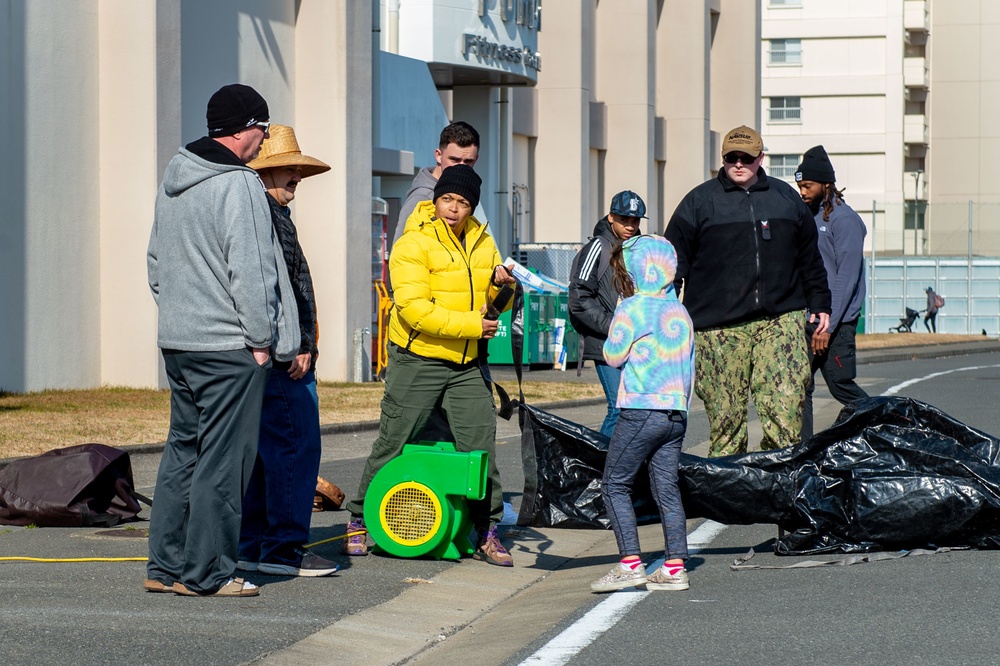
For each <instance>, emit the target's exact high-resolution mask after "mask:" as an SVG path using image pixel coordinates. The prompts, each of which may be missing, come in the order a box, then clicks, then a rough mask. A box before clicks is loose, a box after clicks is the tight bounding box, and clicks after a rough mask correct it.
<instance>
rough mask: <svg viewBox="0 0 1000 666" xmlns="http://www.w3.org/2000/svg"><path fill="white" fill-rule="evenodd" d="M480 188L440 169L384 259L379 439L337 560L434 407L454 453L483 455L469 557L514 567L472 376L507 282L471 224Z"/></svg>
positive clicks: (490, 414) (358, 534)
mask: <svg viewBox="0 0 1000 666" xmlns="http://www.w3.org/2000/svg"><path fill="white" fill-rule="evenodd" d="M481 185H482V180H481V179H480V178H479V175H478V174H476V172H475V171H474V170H473V169H472V167H470V166H466V165H464V164H460V165H456V166H453V167H450V168H448V169H445V170H444V171H443V172H442V173H441V177H440V179H439V180H438V182H437V185H436V186H435V187H434V200H433V201H423V202H421V203H419V204H417V207H416V209H415V210H414V211H413V213H412V214H411V215H410V217H409V219H408V220H407V223H406V227H405V229H404V231H403V235H402V236H400V237H399V239H397V240H396V242H395V244H394V245H393V248H392V254H391V255H390V257H389V276H390V279H391V280H392V285H393V288H394V301H395V307H394V308H393V310H392V313H391V314H390V316H389V350H388V355H389V364H388V367H387V369H386V377H385V396H384V397H383V398H382V417H381V422H380V424H379V435H378V439H376V440H375V443H374V444H372V452H371V454H370V455H369V456H368V462H367V464H366V465H365V470H364V473H363V474H362V476H361V484H360V485H359V487H358V492H357V494H356V495H355V497H354V499H353V500H351V501H350V502H349V503H348V504H347V510H348V511H350V513H351V522H350V524H349V525H348V532H349V533H355V535H354V536H351V537H349V538H348V539H347V541H346V542H345V544H344V551H345V552H346V553H347V554H349V555H365V554H367V552H368V548H367V542H366V540H365V534H364V526H363V524H362V515H363V513H364V500H365V493H366V491H367V490H368V485H369V484H370V483H371V480H372V478H373V477H374V476H375V474H376V473H378V471H379V470H380V469H382V467H383V466H384V465H385V464H386V463H387V462H389V461H390V460H392V459H393V458H395V457H396V456H398V455H399V454H400V453H401V452H402V450H403V445H404V444H407V443H409V442H411V441H413V439H414V438H415V437H416V436H417V435H419V433H420V431H421V430H422V429H423V427H424V424H426V423H427V419H428V418H429V416H430V414H431V412H432V411H433V410H434V407H435V405H438V404H440V406H441V408H442V410H443V411H444V414H445V416H446V417H447V419H448V423H449V425H450V426H451V431H452V433H453V434H454V435H455V447H456V449H458V450H459V451H486V452H487V455H488V457H489V477H488V481H487V488H486V497H485V498H484V499H482V500H479V501H474V502H470V503H469V514H470V516H471V518H472V522H473V525H474V526H475V528H476V530H477V534H478V543H477V545H476V552H475V554H474V555H473V557H474V558H475V559H477V560H483V561H486V562H488V563H490V564H495V565H497V566H506V567H509V566H513V565H514V561H513V559H512V558H511V556H510V553H508V552H507V550H506V549H505V548H504V546H503V544H502V543H501V542H500V539H499V537H498V536H497V529H496V526H497V523H499V522H500V520H501V519H502V518H503V492H502V489H501V487H500V473H499V470H498V469H497V464H496V415H495V413H494V407H493V396H492V393H491V391H490V389H489V388H488V387H487V384H486V381H485V379H484V377H483V373H482V370H481V368H480V360H479V340H480V339H483V338H485V339H490V338H492V337H493V336H494V335H496V331H497V322H496V321H495V320H490V319H485V318H484V316H483V315H484V314H485V311H486V307H485V306H486V300H487V296H488V295H489V296H491V297H492V296H493V295H494V294H495V293H496V291H497V290H498V288H499V286H500V285H502V284H509V283H513V282H514V277H513V275H512V274H511V273H510V271H509V270H508V269H507V268H506V267H504V266H503V265H502V263H501V258H500V253H499V252H498V251H497V247H496V244H495V243H494V242H493V238H492V237H491V236H490V235H489V234H488V233H487V232H486V225H484V224H482V223H480V222H479V221H478V220H476V218H475V217H473V216H472V211H474V210H475V209H476V205H477V204H478V203H479V193H480V187H481Z"/></svg>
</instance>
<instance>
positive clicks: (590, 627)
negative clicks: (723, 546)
mask: <svg viewBox="0 0 1000 666" xmlns="http://www.w3.org/2000/svg"><path fill="white" fill-rule="evenodd" d="M724 529H726V526H725V525H723V524H721V523H717V522H715V521H714V520H706V521H705V522H704V523H702V524H701V525H699V526H698V529H696V530H695V531H694V532H691V534H689V535H688V554H690V555H694V554H696V553H698V552H700V551H701V550H702V549H703V548H705V547H706V546H708V545H709V544H710V543H712V541H713V540H714V539H715V537H717V536H719V534H721V533H722V530H724ZM662 564H663V560H662V559H659V560H657V561H656V562H653V563H652V564H651V565H649V567H648V569H647V571H649V572H653V571H656V567H659V566H661V565H662ZM647 594H649V591H648V590H635V589H634V588H633V589H632V590H631V591H625V590H620V591H618V592H615V593H613V594H611V595H609V596H608V598H607V599H605V600H604V601H602V602H601V603H599V604H597V605H596V606H594V607H593V608H592V609H590V611H589V612H588V613H587V614H586V615H584V616H583V617H581V618H580V619H579V620H577V621H576V622H574V623H573V624H572V625H570V626H569V627H567V628H566V629H565V630H564V631H563V632H562V633H561V634H559V635H558V636H556V637H555V638H553V639H552V640H551V641H549V642H548V643H546V644H545V645H543V646H542V647H541V648H539V650H538V651H537V652H535V653H534V654H533V655H531V656H530V657H528V658H527V659H525V660H524V661H522V662H521V664H520V666H533V665H544V666H562V665H563V664H566V663H568V662H569V660H570V659H572V658H573V657H575V656H576V655H577V654H578V653H579V652H580V650H582V649H583V648H585V647H587V646H588V645H590V644H591V643H593V642H594V641H595V640H596V639H597V638H598V637H599V636H600V635H601V634H603V633H604V632H605V631H607V630H608V629H610V628H611V627H613V626H615V624H617V623H618V621H619V620H621V619H622V618H623V617H625V615H627V614H628V612H629V611H630V610H632V607H633V606H635V605H636V604H637V603H639V602H640V601H642V600H643V599H645V598H646V595H647Z"/></svg>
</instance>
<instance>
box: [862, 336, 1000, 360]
mask: <svg viewBox="0 0 1000 666" xmlns="http://www.w3.org/2000/svg"><path fill="white" fill-rule="evenodd" d="M991 352H1000V340H989V341H984V342H958V343H950V344H949V343H942V344H934V345H925V346H923V347H902V348H896V349H872V350H868V351H859V352H858V363H859V364H862V365H866V364H869V363H892V362H896V361H913V360H918V359H930V358H947V357H949V356H968V355H971V354H988V353H991Z"/></svg>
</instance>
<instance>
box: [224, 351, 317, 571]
mask: <svg viewBox="0 0 1000 666" xmlns="http://www.w3.org/2000/svg"><path fill="white" fill-rule="evenodd" d="M321 452H322V441H321V439H320V432H319V401H318V400H317V397H316V375H315V374H314V373H313V372H307V373H306V374H305V375H304V376H303V377H302V378H301V379H298V380H294V379H292V378H291V377H289V376H288V371H287V370H286V369H284V368H275V369H273V370H272V371H271V376H270V378H269V379H268V382H267V389H266V391H265V393H264V409H263V412H262V414H261V420H260V443H259V444H258V446H257V461H256V463H255V464H254V468H253V473H252V474H251V476H250V485H249V487H248V488H247V492H246V495H245V496H244V498H243V524H242V526H241V529H240V551H239V553H240V559H241V560H244V561H247V562H273V563H278V564H292V565H297V564H298V559H299V558H298V556H297V555H296V554H295V552H294V549H295V547H297V546H301V545H302V544H304V543H307V542H308V541H309V523H310V521H311V520H312V507H313V497H315V494H316V475H317V474H319V459H320V453H321Z"/></svg>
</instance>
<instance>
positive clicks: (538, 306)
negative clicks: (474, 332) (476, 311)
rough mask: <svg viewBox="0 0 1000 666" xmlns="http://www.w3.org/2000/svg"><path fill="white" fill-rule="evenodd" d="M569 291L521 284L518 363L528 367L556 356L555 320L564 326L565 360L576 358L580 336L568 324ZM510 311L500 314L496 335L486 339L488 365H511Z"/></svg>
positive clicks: (552, 361)
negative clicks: (521, 329) (521, 336)
mask: <svg viewBox="0 0 1000 666" xmlns="http://www.w3.org/2000/svg"><path fill="white" fill-rule="evenodd" d="M567 300H568V294H566V293H555V292H548V291H539V290H536V289H531V288H530V287H527V286H525V287H524V351H523V353H522V355H521V363H523V364H524V365H527V366H532V365H552V364H554V363H556V361H558V359H559V353H560V351H561V347H560V348H558V349H557V348H556V347H555V344H554V343H555V338H556V328H557V325H558V324H559V321H558V320H562V322H563V326H564V334H563V345H564V346H565V347H566V352H567V354H566V356H567V359H569V360H572V361H574V362H575V361H576V352H577V344H578V340H579V338H578V337H577V334H576V331H573V329H572V327H571V326H570V325H569V316H568V306H567ZM510 315H511V313H510V311H509V310H508V311H507V312H504V313H503V314H502V315H500V319H499V326H498V328H497V334H496V336H495V337H494V338H492V339H491V340H490V342H489V350H490V364H491V365H512V364H513V363H514V357H513V353H512V351H511V348H510Z"/></svg>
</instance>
